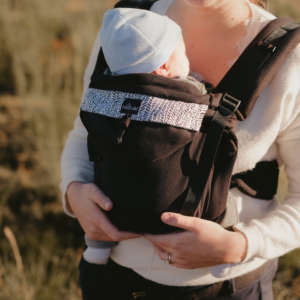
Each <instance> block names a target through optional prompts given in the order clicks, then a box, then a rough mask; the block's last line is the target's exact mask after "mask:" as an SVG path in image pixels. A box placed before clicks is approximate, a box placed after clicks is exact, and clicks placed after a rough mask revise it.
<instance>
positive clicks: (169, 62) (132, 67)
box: [100, 8, 189, 77]
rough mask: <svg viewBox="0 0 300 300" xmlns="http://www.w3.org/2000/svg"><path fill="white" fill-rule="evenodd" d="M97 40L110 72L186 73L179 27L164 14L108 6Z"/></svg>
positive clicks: (170, 75) (187, 68) (187, 67)
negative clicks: (109, 8) (109, 7)
mask: <svg viewBox="0 0 300 300" xmlns="http://www.w3.org/2000/svg"><path fill="white" fill-rule="evenodd" d="M100 41H101V46H102V49H103V53H104V57H105V59H106V62H107V64H108V66H109V68H110V70H111V72H112V73H113V74H118V75H122V74H133V73H153V74H156V75H161V76H164V77H177V76H180V77H185V76H187V75H188V73H189V61H188V59H187V57H186V53H185V44H184V41H183V37H182V33H181V28H180V27H179V26H178V25H177V24H176V23H175V22H174V21H172V20H171V19H169V18H168V17H166V16H162V15H159V14H156V13H153V12H151V11H147V10H141V9H133V8H115V9H112V10H109V11H108V12H107V13H106V14H105V15H104V18H103V23H102V28H101V33H100Z"/></svg>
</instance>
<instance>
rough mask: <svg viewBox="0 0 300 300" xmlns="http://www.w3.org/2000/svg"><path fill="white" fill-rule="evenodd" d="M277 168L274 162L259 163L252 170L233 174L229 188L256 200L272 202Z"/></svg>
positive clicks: (277, 174)
mask: <svg viewBox="0 0 300 300" xmlns="http://www.w3.org/2000/svg"><path fill="white" fill-rule="evenodd" d="M278 177H279V166H278V162H277V161H276V160H272V161H262V162H259V163H258V164H257V165H256V166H255V168H254V169H253V170H249V171H246V172H242V173H239V174H235V175H234V176H233V177H232V182H231V188H235V187H236V188H238V189H239V190H240V191H242V192H243V193H245V194H247V195H249V196H251V197H254V198H258V199H264V200H272V199H273V198H274V195H275V194H276V192H277V188H278Z"/></svg>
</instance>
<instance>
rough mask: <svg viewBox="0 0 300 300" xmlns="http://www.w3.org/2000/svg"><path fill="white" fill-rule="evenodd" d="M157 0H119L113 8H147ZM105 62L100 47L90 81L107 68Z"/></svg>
mask: <svg viewBox="0 0 300 300" xmlns="http://www.w3.org/2000/svg"><path fill="white" fill-rule="evenodd" d="M156 1H157V0H120V1H119V2H117V3H116V4H115V6H114V8H118V7H127V8H139V9H146V10H149V9H150V8H151V6H152V5H153V3H154V2H156ZM107 67H108V66H107V63H106V61H105V58H104V54H103V50H102V48H100V51H99V54H98V57H97V62H96V65H95V68H94V71H93V74H92V76H91V82H92V81H94V80H96V78H97V77H98V76H101V75H102V74H103V72H104V71H105V70H106V69H107Z"/></svg>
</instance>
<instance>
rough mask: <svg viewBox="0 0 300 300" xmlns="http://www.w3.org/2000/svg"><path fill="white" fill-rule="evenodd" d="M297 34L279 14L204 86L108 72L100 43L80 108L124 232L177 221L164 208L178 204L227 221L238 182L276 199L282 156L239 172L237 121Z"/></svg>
mask: <svg viewBox="0 0 300 300" xmlns="http://www.w3.org/2000/svg"><path fill="white" fill-rule="evenodd" d="M152 3H153V1H120V2H119V3H118V4H117V5H116V6H118V7H120V6H121V7H122V6H123V7H135V8H136V7H139V8H143V9H149V7H150V5H151V4H152ZM299 41H300V31H299V24H296V23H294V22H291V21H289V20H285V19H276V20H275V21H272V22H271V23H269V24H268V25H267V26H266V27H265V28H264V29H263V30H262V32H260V33H259V34H258V36H257V37H256V38H255V39H254V41H253V42H252V43H251V44H250V45H249V46H248V48H247V49H246V50H245V51H244V53H243V54H242V55H241V57H240V58H239V59H238V61H237V62H236V63H235V64H234V65H233V67H232V68H231V69H230V70H229V72H228V73H227V74H226V76H225V77H224V78H223V80H222V81H221V82H220V84H219V85H218V86H217V87H216V88H209V89H208V93H207V94H205V95H203V93H201V92H200V90H199V89H198V88H197V86H195V84H193V83H191V82H188V81H182V80H178V79H169V78H165V77H161V76H157V75H152V74H130V75H120V76H110V75H105V74H106V72H105V70H107V64H106V62H105V59H104V55H103V52H102V50H100V52H99V55H98V60H97V64H96V67H95V70H94V73H93V75H92V78H91V82H90V85H89V89H88V91H87V93H86V95H85V98H84V101H83V103H82V105H81V112H80V117H81V120H82V122H83V124H84V125H85V127H86V129H87V131H88V151H89V156H90V160H91V161H93V162H94V166H95V183H96V184H97V185H98V186H99V187H100V189H101V190H103V192H104V193H105V194H106V195H107V196H108V197H109V198H111V199H112V202H113V209H112V210H111V211H110V212H108V213H107V214H108V216H109V218H110V219H111V221H112V223H113V224H114V225H115V226H117V227H118V228H119V229H120V230H126V231H133V232H140V233H164V232H170V231H172V230H174V228H171V227H169V226H168V225H165V224H163V223H162V222H161V221H160V216H161V214H162V212H165V211H173V212H180V213H182V214H185V215H190V216H197V217H201V218H204V219H208V220H212V221H215V222H218V223H221V224H222V222H224V218H225V216H226V214H227V213H229V214H230V212H228V211H227V209H226V207H227V198H228V197H227V196H228V191H229V189H230V187H232V186H234V187H238V188H239V189H240V190H242V191H243V192H245V193H247V194H249V195H251V196H254V197H259V198H264V199H270V198H272V197H273V196H274V194H275V193H276V189H277V178H278V166H277V163H276V162H263V163H260V164H258V166H257V167H256V168H255V169H254V170H252V171H249V172H246V173H242V174H237V175H235V176H233V177H232V169H233V166H234V162H235V159H236V156H237V150H238V141H237V138H236V136H235V134H234V128H235V126H236V124H237V122H239V121H243V120H245V119H246V118H247V116H248V115H249V114H250V112H251V110H252V108H253V106H254V104H255V102H256V100H257V98H258V96H259V95H260V93H261V92H262V90H263V89H264V88H265V87H266V85H267V84H268V83H269V82H270V80H271V79H272V78H273V76H274V75H275V74H276V72H277V70H278V68H279V66H280V65H281V64H282V63H283V61H284V60H285V58H286V57H287V55H288V53H289V52H290V51H291V50H292V49H293V48H294V47H295V46H296V44H297V43H299ZM266 172H268V173H269V176H268V174H266ZM259 174H263V180H261V176H259ZM266 175H267V177H266ZM227 225H232V224H227Z"/></svg>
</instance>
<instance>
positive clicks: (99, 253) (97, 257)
mask: <svg viewBox="0 0 300 300" xmlns="http://www.w3.org/2000/svg"><path fill="white" fill-rule="evenodd" d="M110 253H111V248H92V247H88V248H86V250H85V251H84V252H83V258H84V259H85V260H86V261H87V262H89V263H91V264H97V265H105V264H106V263H107V262H108V259H109V256H110Z"/></svg>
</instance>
